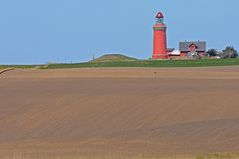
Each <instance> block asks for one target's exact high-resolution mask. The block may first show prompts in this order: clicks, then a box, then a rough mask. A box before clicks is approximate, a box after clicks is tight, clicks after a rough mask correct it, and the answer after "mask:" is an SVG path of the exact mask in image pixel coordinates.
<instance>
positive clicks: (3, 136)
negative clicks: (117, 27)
mask: <svg viewBox="0 0 239 159" xmlns="http://www.w3.org/2000/svg"><path fill="white" fill-rule="evenodd" d="M238 143H239V67H212V68H163V69H151V68H149V69H142V68H118V69H113V68H112V69H111V68H108V69H68V70H67V69H66V70H13V71H10V72H6V73H5V74H2V75H0V154H1V155H0V157H1V156H7V155H12V154H41V155H44V154H47V155H56V154H58V155H70V154H79V155H84V156H87V155H124V156H131V155H132V156H133V155H139V154H144V155H167V154H179V155H183V154H198V153H209V152H213V153H214V152H237V151H239V144H238Z"/></svg>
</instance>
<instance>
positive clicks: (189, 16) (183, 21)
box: [0, 0, 239, 64]
mask: <svg viewBox="0 0 239 159" xmlns="http://www.w3.org/2000/svg"><path fill="white" fill-rule="evenodd" d="M238 8H239V1H238V0H5V1H3V0H2V1H0V54H1V58H0V63H1V64H34V63H46V62H81V61H87V60H90V59H91V58H92V55H93V54H95V55H96V57H98V56H100V55H103V54H105V53H123V54H126V55H129V56H133V57H137V58H141V59H146V58H149V57H150V56H151V53H152V36H153V32H152V25H153V24H154V23H155V14H156V13H157V11H162V12H163V13H164V14H165V23H166V24H167V26H168V47H174V48H178V42H179V41H182V40H206V41H207V44H208V48H217V49H219V50H220V49H223V48H224V47H225V46H227V45H230V46H234V47H235V48H236V49H239V30H238V29H239V20H238V17H239V12H238V11H239V9H238Z"/></svg>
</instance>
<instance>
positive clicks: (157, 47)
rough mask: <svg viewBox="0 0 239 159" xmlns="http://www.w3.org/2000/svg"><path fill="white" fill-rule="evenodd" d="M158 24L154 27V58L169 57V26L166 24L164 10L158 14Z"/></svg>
mask: <svg viewBox="0 0 239 159" xmlns="http://www.w3.org/2000/svg"><path fill="white" fill-rule="evenodd" d="M156 19H157V21H156V24H155V25H154V26H153V29H154V50H153V59H167V58H168V53H167V40H166V30H167V26H166V25H165V24H164V15H163V13H162V12H158V13H157V15H156Z"/></svg>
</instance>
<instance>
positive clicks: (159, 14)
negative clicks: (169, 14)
mask: <svg viewBox="0 0 239 159" xmlns="http://www.w3.org/2000/svg"><path fill="white" fill-rule="evenodd" d="M156 18H164V15H163V13H162V12H158V13H157V15H156Z"/></svg>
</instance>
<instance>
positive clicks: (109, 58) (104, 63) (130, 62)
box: [0, 54, 239, 69]
mask: <svg viewBox="0 0 239 159" xmlns="http://www.w3.org/2000/svg"><path fill="white" fill-rule="evenodd" d="M234 65H239V58H234V59H202V60H138V59H136V58H132V57H127V56H124V55H120V54H109V55H104V56H102V57H100V58H97V59H95V60H93V61H89V62H82V63H59V64H47V65H0V69H5V68H24V69H28V68H41V69H57V68H92V67H209V66H234Z"/></svg>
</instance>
